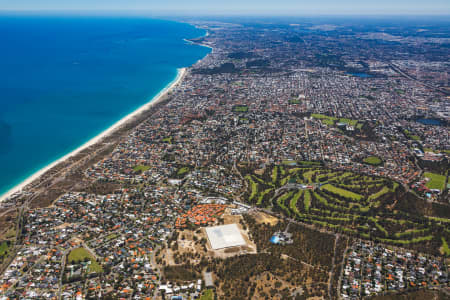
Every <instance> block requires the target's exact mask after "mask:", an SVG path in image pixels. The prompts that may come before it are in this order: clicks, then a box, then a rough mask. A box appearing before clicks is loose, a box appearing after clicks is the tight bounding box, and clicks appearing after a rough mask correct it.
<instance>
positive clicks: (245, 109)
mask: <svg viewBox="0 0 450 300" xmlns="http://www.w3.org/2000/svg"><path fill="white" fill-rule="evenodd" d="M233 112H244V113H245V112H248V106H247V105H235V106H233Z"/></svg>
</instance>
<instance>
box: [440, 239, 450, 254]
mask: <svg viewBox="0 0 450 300" xmlns="http://www.w3.org/2000/svg"><path fill="white" fill-rule="evenodd" d="M441 239H442V252H443V254H445V256H450V249H449V248H448V244H447V241H446V240H445V238H444V237H441Z"/></svg>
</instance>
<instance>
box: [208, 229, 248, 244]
mask: <svg viewBox="0 0 450 300" xmlns="http://www.w3.org/2000/svg"><path fill="white" fill-rule="evenodd" d="M206 234H207V235H208V240H209V242H210V243H211V248H212V249H214V250H218V249H223V248H229V247H237V246H244V245H246V244H247V243H246V242H245V240H244V238H243V237H242V234H241V232H240V231H239V228H238V226H237V225H236V224H229V225H221V226H214V227H208V228H206Z"/></svg>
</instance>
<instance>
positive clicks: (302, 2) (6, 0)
mask: <svg viewBox="0 0 450 300" xmlns="http://www.w3.org/2000/svg"><path fill="white" fill-rule="evenodd" d="M0 10H1V11H16V10H21V11H22V10H26V11H30V10H32V11H34V10H45V11H48V10H51V11H55V10H56V11H121V12H126V11H129V12H131V11H134V12H141V13H153V14H171V13H174V14H180V15H183V14H186V15H195V14H199V15H205V14H206V15H208V14H214V15H227V14H233V15H311V14H329V15H339V14H344V15H347V14H354V15H377V14H386V15H415V14H417V15H450V0H426V1H425V0H0Z"/></svg>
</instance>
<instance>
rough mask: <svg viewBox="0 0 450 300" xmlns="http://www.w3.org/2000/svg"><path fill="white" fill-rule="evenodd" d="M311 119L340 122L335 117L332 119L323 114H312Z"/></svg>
mask: <svg viewBox="0 0 450 300" xmlns="http://www.w3.org/2000/svg"><path fill="white" fill-rule="evenodd" d="M311 117H313V118H315V119H320V120H323V119H328V120H333V121H337V120H338V119H337V118H335V117H330V116H327V115H322V114H311Z"/></svg>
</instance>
